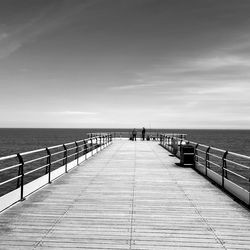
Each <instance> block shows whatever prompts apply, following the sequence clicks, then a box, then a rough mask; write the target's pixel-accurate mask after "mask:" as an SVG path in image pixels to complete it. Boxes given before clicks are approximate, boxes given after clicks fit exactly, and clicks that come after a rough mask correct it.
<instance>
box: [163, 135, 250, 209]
mask: <svg viewBox="0 0 250 250" xmlns="http://www.w3.org/2000/svg"><path fill="white" fill-rule="evenodd" d="M186 144H188V145H191V146H193V147H194V168H195V169H196V170H197V171H198V172H199V173H201V174H202V175H204V176H206V177H207V178H208V179H210V180H212V181H213V182H215V183H216V184H217V185H218V186H220V187H221V188H223V189H224V190H226V191H227V192H229V193H230V194H232V195H233V196H234V197H236V198H238V199H239V200H240V201H243V202H244V203H245V204H247V205H248V206H249V205H250V156H246V155H241V154H237V153H234V152H230V151H227V150H223V149H219V148H216V147H212V146H208V145H204V144H199V143H197V142H193V141H188V140H186V139H185V138H184V137H179V136H173V135H169V134H161V135H160V145H161V146H163V147H164V148H165V149H167V150H168V151H169V152H171V153H172V154H174V155H175V156H176V157H178V158H181V155H180V147H181V146H182V145H186Z"/></svg>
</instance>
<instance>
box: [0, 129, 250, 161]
mask: <svg viewBox="0 0 250 250" xmlns="http://www.w3.org/2000/svg"><path fill="white" fill-rule="evenodd" d="M131 130H132V129H91V128H89V129H5V128H3V129H0V156H6V155H11V154H16V153H21V152H26V151H30V150H35V149H39V148H44V147H49V146H54V145H58V144H63V143H67V142H72V141H76V140H80V139H85V138H86V137H87V133H90V132H103V131H105V132H117V133H120V132H123V131H125V132H130V131H131ZM138 131H139V132H140V129H138ZM152 131H156V132H158V133H159V134H160V133H164V132H165V133H184V134H187V139H188V140H190V141H194V142H197V143H201V144H205V145H210V146H214V147H217V148H221V149H224V150H229V151H232V152H235V153H240V154H244V155H249V156H250V130H191V129H177V130H176V129H151V130H149V129H146V133H151V132H152ZM138 136H140V133H138Z"/></svg>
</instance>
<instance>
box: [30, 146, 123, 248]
mask: <svg viewBox="0 0 250 250" xmlns="http://www.w3.org/2000/svg"><path fill="white" fill-rule="evenodd" d="M119 148H120V147H119ZM119 148H118V149H116V150H115V151H114V152H113V154H112V155H111V157H110V158H109V159H108V161H107V162H106V163H105V165H104V166H103V167H102V168H101V169H100V171H99V172H98V173H97V174H96V175H95V176H94V177H93V178H92V179H91V180H90V182H89V183H88V185H87V186H86V187H85V188H84V189H83V190H82V191H81V192H80V193H79V195H77V197H76V198H75V199H74V200H73V201H72V203H71V205H70V206H69V207H68V208H67V209H66V211H65V212H64V213H63V214H62V215H61V216H60V217H59V218H58V219H57V220H56V221H55V222H54V223H53V224H52V226H51V227H50V228H49V229H48V230H47V231H46V232H45V233H44V235H43V236H42V237H41V239H40V240H39V241H38V242H36V244H35V245H34V247H33V248H32V249H33V250H34V249H36V248H37V247H40V246H42V244H43V240H44V239H45V238H46V237H47V236H48V235H49V234H50V233H51V232H53V230H54V228H55V226H56V225H57V224H59V223H60V221H61V220H62V218H63V217H65V215H66V214H67V213H68V212H69V210H70V209H71V208H72V207H73V206H74V203H75V201H77V200H78V199H79V197H81V196H82V194H83V193H84V192H85V191H86V190H87V189H88V188H89V186H90V185H91V183H93V181H94V180H95V179H96V178H97V177H98V176H99V175H100V173H101V172H102V171H103V169H104V168H105V167H106V166H107V165H108V164H109V163H110V161H111V160H112V158H113V156H114V154H116V152H117V151H118V150H119ZM84 163H85V162H84Z"/></svg>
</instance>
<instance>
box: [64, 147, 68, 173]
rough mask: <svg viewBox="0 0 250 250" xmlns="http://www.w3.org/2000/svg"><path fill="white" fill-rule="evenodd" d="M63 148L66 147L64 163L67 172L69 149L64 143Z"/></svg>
mask: <svg viewBox="0 0 250 250" xmlns="http://www.w3.org/2000/svg"><path fill="white" fill-rule="evenodd" d="M63 148H64V165H65V173H68V168H67V165H68V150H67V147H66V145H65V144H63Z"/></svg>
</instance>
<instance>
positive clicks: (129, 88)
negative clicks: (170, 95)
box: [110, 83, 162, 90]
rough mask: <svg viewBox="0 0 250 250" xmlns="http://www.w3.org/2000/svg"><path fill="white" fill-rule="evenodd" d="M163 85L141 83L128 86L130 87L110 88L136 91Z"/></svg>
mask: <svg viewBox="0 0 250 250" xmlns="http://www.w3.org/2000/svg"><path fill="white" fill-rule="evenodd" d="M159 85H162V84H161V83H160V84H159V83H141V84H128V85H121V86H113V87H110V89H112V90H134V89H141V88H151V87H156V86H159Z"/></svg>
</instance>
